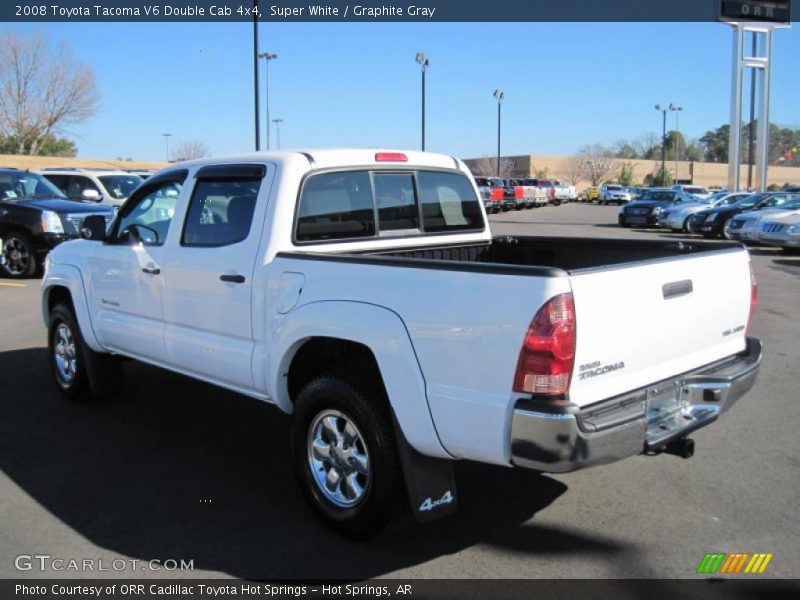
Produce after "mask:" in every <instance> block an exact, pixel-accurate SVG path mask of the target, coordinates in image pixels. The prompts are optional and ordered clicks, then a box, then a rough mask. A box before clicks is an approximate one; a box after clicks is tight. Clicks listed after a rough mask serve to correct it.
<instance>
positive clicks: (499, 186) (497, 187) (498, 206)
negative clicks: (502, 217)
mask: <svg viewBox="0 0 800 600" xmlns="http://www.w3.org/2000/svg"><path fill="white" fill-rule="evenodd" d="M475 184H476V185H477V186H478V192H479V193H480V195H481V199H482V200H483V206H484V208H485V209H486V212H487V213H488V212H492V213H499V212H500V211H501V210H508V207H507V206H506V205H505V182H504V181H503V180H502V179H500V178H499V177H483V176H480V175H479V176H477V177H475Z"/></svg>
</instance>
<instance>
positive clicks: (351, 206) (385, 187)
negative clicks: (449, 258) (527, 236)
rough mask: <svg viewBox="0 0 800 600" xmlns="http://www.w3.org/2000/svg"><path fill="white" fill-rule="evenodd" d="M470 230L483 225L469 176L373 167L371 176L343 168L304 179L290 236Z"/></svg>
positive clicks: (324, 237) (298, 238)
mask: <svg viewBox="0 0 800 600" xmlns="http://www.w3.org/2000/svg"><path fill="white" fill-rule="evenodd" d="M415 175H416V177H415ZM481 179H483V180H484V181H485V180H486V178H476V179H475V181H476V183H478V185H480V183H481ZM376 213H377V217H378V222H377V223H376V222H375V215H376ZM420 219H421V222H420ZM476 229H477V230H482V229H483V214H482V212H481V208H480V202H479V200H478V198H477V196H476V194H475V190H474V188H473V187H472V184H471V182H470V180H469V178H468V177H466V176H464V175H462V174H459V173H447V172H439V171H417V172H381V171H376V172H373V173H372V176H371V174H370V172H369V171H347V172H340V173H322V174H319V175H313V176H311V177H309V178H308V179H307V180H306V182H305V184H304V186H303V189H302V192H301V194H300V201H299V206H298V214H297V224H296V228H295V239H296V241H298V242H311V241H323V240H337V239H347V238H364V237H373V236H375V235H376V234H377V233H378V232H400V231H404V230H423V231H425V232H427V233H441V232H447V231H462V230H476ZM395 235H397V234H395Z"/></svg>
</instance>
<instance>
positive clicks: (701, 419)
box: [511, 338, 762, 473]
mask: <svg viewBox="0 0 800 600" xmlns="http://www.w3.org/2000/svg"><path fill="white" fill-rule="evenodd" d="M761 349H762V347H761V341H760V340H759V339H758V338H747V347H746V349H745V350H744V352H742V353H741V354H737V355H735V356H731V357H728V358H726V359H724V360H721V361H719V362H716V363H714V364H712V365H708V366H706V367H703V368H701V369H698V370H697V371H692V372H690V373H685V374H683V375H679V376H677V377H674V378H670V379H668V380H665V381H662V382H659V383H657V384H655V385H652V386H649V387H647V388H642V389H639V390H635V391H633V392H629V393H627V394H623V395H622V396H618V397H616V398H612V399H610V400H606V401H603V402H599V403H597V404H594V405H592V406H589V407H585V408H582V409H581V408H579V407H577V406H575V405H574V404H571V403H569V402H566V401H564V402H561V403H558V402H549V401H537V400H533V399H531V400H527V399H524V400H520V401H518V402H517V405H516V406H515V409H514V416H513V421H512V425H511V462H512V463H513V464H514V465H517V466H520V467H526V468H529V469H535V470H537V471H543V472H547V473H565V472H567V471H575V470H577V469H582V468H584V467H588V466H592V465H601V464H606V463H610V462H614V461H617V460H620V459H623V458H627V457H628V456H634V455H636V454H641V453H642V452H645V451H658V450H660V449H662V448H663V447H664V446H665V445H666V444H668V443H669V442H671V441H673V440H675V439H677V438H680V437H684V436H686V435H688V434H689V433H691V432H692V431H695V430H696V429H699V428H701V427H705V426H706V425H708V424H709V423H711V422H713V421H714V420H716V418H717V417H718V416H719V415H720V414H722V413H723V412H725V411H726V410H728V409H729V408H730V407H731V406H733V404H734V403H735V402H736V401H737V400H739V398H741V397H742V396H744V395H745V394H746V393H747V392H748V391H749V390H750V388H752V387H753V384H754V383H755V380H756V376H757V375H758V368H759V364H760V363H761Z"/></svg>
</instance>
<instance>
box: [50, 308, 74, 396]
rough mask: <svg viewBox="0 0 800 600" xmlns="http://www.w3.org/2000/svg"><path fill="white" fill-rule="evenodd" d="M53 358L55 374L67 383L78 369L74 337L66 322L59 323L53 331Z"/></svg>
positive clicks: (62, 381)
mask: <svg viewBox="0 0 800 600" xmlns="http://www.w3.org/2000/svg"><path fill="white" fill-rule="evenodd" d="M53 338H54V339H53V354H54V356H53V358H54V359H55V361H56V375H57V376H58V379H59V381H60V382H61V383H62V384H63V385H65V386H66V385H69V384H71V383H72V380H73V379H75V373H76V372H77V370H78V363H77V356H76V352H75V338H74V337H73V336H72V331H70V328H69V326H68V325H67V324H66V323H59V324H58V327H56V330H55V332H54V333H53Z"/></svg>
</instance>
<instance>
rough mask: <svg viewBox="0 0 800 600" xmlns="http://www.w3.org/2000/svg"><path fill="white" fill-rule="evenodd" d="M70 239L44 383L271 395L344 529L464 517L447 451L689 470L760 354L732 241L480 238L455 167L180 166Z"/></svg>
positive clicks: (61, 254) (69, 392)
mask: <svg viewBox="0 0 800 600" xmlns="http://www.w3.org/2000/svg"><path fill="white" fill-rule="evenodd" d="M83 235H84V237H85V238H87V239H82V240H75V241H71V242H67V243H65V244H62V245H60V246H58V247H57V248H56V249H55V250H54V251H53V252H52V253H51V254H50V255H49V257H48V259H47V261H46V273H45V276H44V280H43V283H42V312H43V317H44V321H45V324H46V325H47V328H48V340H49V353H50V363H51V366H52V371H53V374H54V379H55V382H56V384H57V385H58V387H59V389H60V390H61V391H62V392H63V393H64V394H65V395H66V396H68V397H71V398H76V399H79V398H89V397H97V396H102V395H104V394H108V393H112V392H114V391H115V390H118V389H119V388H120V386H121V385H122V377H123V371H122V368H121V365H120V362H119V357H129V358H134V359H138V360H141V361H144V362H147V363H150V364H153V365H156V366H159V367H163V368H166V369H170V370H172V371H175V372H178V373H183V374H185V375H188V376H190V377H194V378H197V379H200V380H203V381H207V382H210V383H212V384H216V385H218V386H221V387H224V388H228V389H230V390H234V391H237V392H240V393H243V394H246V395H249V396H252V397H255V398H258V399H261V400H264V401H267V402H271V403H274V404H275V405H277V406H278V407H279V408H280V409H281V410H283V411H285V412H287V413H293V420H292V428H291V434H290V443H291V449H292V456H293V461H294V470H295V473H296V475H297V478H298V481H299V482H300V485H301V487H302V490H303V492H304V494H305V496H306V498H307V500H308V501H309V503H310V505H311V506H312V507H313V508H314V510H315V511H316V512H317V513H318V514H319V515H320V516H321V517H322V519H323V520H324V521H325V522H326V523H327V524H328V525H330V526H331V527H333V528H335V529H337V530H338V531H340V532H342V533H344V534H345V535H348V536H351V537H356V538H359V537H362V538H363V537H367V536H369V535H373V534H375V533H377V532H378V531H380V530H382V529H384V528H385V527H387V526H388V525H389V524H390V523H392V522H394V521H395V519H396V518H397V517H398V516H399V515H401V514H402V513H403V511H404V508H405V507H407V506H409V504H410V506H411V508H412V510H413V511H414V514H415V516H416V517H417V518H418V519H420V520H429V519H433V518H437V517H439V516H443V515H445V514H448V513H449V512H451V511H452V510H454V508H455V506H456V502H457V493H456V487H455V482H454V478H453V471H452V461H453V460H456V459H465V460H475V461H481V462H485V463H491V464H496V465H505V466H512V465H516V466H522V467H529V468H532V469H535V470H538V471H545V472H565V471H572V470H575V469H579V468H583V467H587V466H590V465H600V464H604V463H608V462H611V461H614V460H618V459H622V458H625V457H627V456H633V455H637V454H640V453H642V452H647V453H649V454H656V453H659V452H661V451H668V452H672V453H676V454H680V455H682V456H685V457H688V456H690V455H691V454H692V450H693V445H692V441H691V440H690V439H689V438H688V437H687V435H688V434H689V433H691V432H692V431H694V430H695V429H698V428H700V427H703V426H705V425H708V424H709V423H711V422H712V421H714V420H715V419H716V418H717V417H718V416H719V415H720V414H721V413H722V412H724V411H725V410H726V409H728V408H729V407H730V406H731V405H732V404H733V403H734V402H735V401H736V400H738V399H739V398H740V397H741V396H742V395H743V394H744V393H745V392H747V390H749V389H750V387H751V386H752V384H753V382H754V380H755V377H756V374H757V371H758V366H759V362H760V356H761V344H760V342H759V341H758V340H757V339H755V338H752V337H748V336H747V334H746V331H747V329H748V327H749V323H750V319H751V316H752V313H753V310H754V307H755V283H754V281H753V280H752V275H751V271H750V266H749V256H748V253H747V251H746V250H745V249H744V248H742V247H741V246H739V245H714V244H709V243H702V242H701V243H691V244H687V243H673V242H662V241H619V240H574V239H560V238H546V237H544V238H526V237H519V238H493V237H492V234H491V232H490V230H489V227H488V224H487V222H486V216H485V212H484V210H483V206H482V202H481V200H480V195H479V194H478V190H477V188H476V186H475V183H474V181H473V180H472V178H471V177H470V175H469V171H468V170H467V168H466V167H465V166H464V164H463V163H462V162H461V161H459V160H457V159H454V158H451V157H449V156H443V155H437V154H427V153H419V152H396V151H375V150H327V151H309V152H276V153H263V154H247V155H242V156H235V157H230V158H225V159H203V160H199V161H192V162H186V163H181V164H179V165H172V166H170V167H168V168H166V169H165V170H163V171H160V172H159V173H156V174H155V175H153V176H152V177H150V178H149V179H148V180H147V181H146V182H145V183H144V184H142V186H141V187H140V188H138V189H137V190H136V192H134V194H133V195H132V196H131V198H130V199H129V200H128V202H127V203H126V204H125V205H124V206H123V207H122V208H121V209H120V211H119V212H118V214H117V216H116V218H115V221H114V223H113V224H112V225H111V227H110V228H109V229H108V230H107V229H106V227H105V223H104V222H101V219H93V218H91V217H89V218H87V220H86V221H85V222H84V232H83ZM719 298H725V302H723V303H720V302H719ZM653 468H657V466H656V465H655V464H654V465H653ZM513 493H514V492H513V490H509V494H513Z"/></svg>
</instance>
